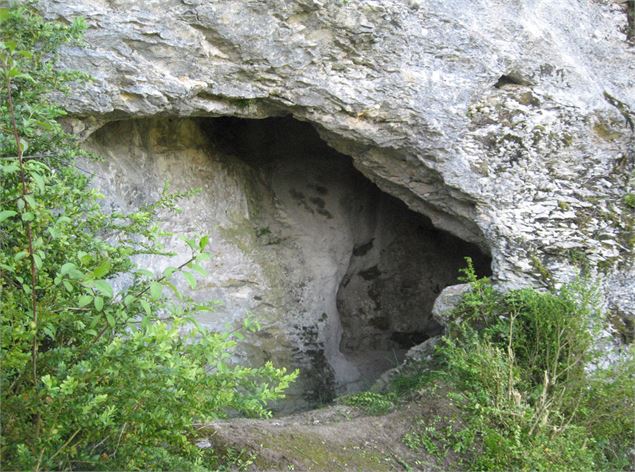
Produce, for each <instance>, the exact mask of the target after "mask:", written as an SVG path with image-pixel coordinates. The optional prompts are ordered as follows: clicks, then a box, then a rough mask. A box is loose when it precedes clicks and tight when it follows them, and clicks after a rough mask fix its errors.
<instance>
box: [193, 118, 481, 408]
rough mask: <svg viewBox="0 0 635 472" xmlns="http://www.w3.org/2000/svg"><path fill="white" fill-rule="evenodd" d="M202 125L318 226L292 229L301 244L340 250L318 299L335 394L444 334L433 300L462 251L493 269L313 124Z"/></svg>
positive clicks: (288, 206) (280, 199) (282, 201)
mask: <svg viewBox="0 0 635 472" xmlns="http://www.w3.org/2000/svg"><path fill="white" fill-rule="evenodd" d="M206 131H207V133H208V135H209V136H211V137H212V140H213V141H214V142H215V143H217V144H218V145H220V146H221V147H222V149H223V152H225V153H227V154H230V155H236V156H238V157H239V158H240V159H242V160H243V161H244V162H245V163H247V164H248V165H249V166H251V167H253V168H254V169H256V170H257V171H258V172H259V173H260V175H264V176H267V177H266V180H267V182H268V184H267V185H269V186H270V188H269V190H270V191H272V192H273V194H274V198H275V200H276V204H277V205H278V208H284V212H285V213H295V214H296V217H295V218H294V220H295V223H296V224H297V225H301V226H303V228H304V229H305V230H306V229H307V228H311V229H312V230H314V233H313V241H311V239H312V238H311V234H309V235H308V236H309V237H308V238H307V237H304V238H298V240H303V242H302V244H308V245H311V244H315V243H316V242H318V241H324V240H328V241H331V244H330V246H331V247H326V248H325V251H324V253H323V254H317V257H318V258H319V257H324V258H333V257H335V259H336V260H335V261H334V262H335V264H333V265H334V266H335V268H336V269H337V270H333V268H332V267H329V265H328V264H327V265H326V267H325V271H324V274H326V275H327V276H329V277H332V278H331V280H330V281H329V283H328V284H327V285H328V287H330V290H331V291H330V293H324V307H322V308H319V311H322V312H323V317H327V318H331V320H330V322H331V324H336V325H337V328H336V329H335V330H334V334H335V336H337V337H339V339H337V340H336V343H335V344H336V351H337V352H336V355H333V353H331V355H330V356H329V358H328V359H326V361H327V363H328V364H329V366H328V367H329V368H330V369H334V370H335V372H334V377H335V379H334V385H333V387H334V393H337V394H341V393H350V392H355V391H359V390H362V389H366V388H369V387H370V386H371V385H372V384H373V382H374V381H375V380H376V379H377V378H378V377H379V376H380V375H381V374H382V373H383V372H385V371H386V370H388V369H390V368H393V367H396V366H398V365H399V364H400V363H401V362H402V361H403V359H404V355H405V353H406V352H407V351H408V349H410V348H411V347H413V346H415V345H417V344H420V343H422V342H423V341H425V340H426V339H428V338H430V337H433V336H436V335H439V334H441V333H442V331H443V328H442V327H441V326H440V325H439V324H438V323H437V322H436V321H435V320H434V319H433V318H432V315H431V311H432V306H433V304H434V301H435V299H436V297H437V296H438V295H439V293H440V292H441V290H443V288H445V287H447V286H448V285H453V284H456V283H458V280H457V277H458V275H459V269H461V268H463V267H465V257H470V258H471V259H472V260H473V262H474V266H475V269H476V271H477V273H478V274H479V275H480V276H485V275H491V269H490V264H491V260H490V258H489V257H488V256H487V255H486V254H484V253H483V252H482V251H481V250H480V249H479V247H478V246H476V245H475V244H472V243H468V242H466V241H463V240H462V239H460V238H458V237H456V236H453V235H452V234H450V233H448V232H446V231H442V230H440V229H437V228H435V227H434V226H433V225H432V223H431V221H430V219H429V218H427V217H426V216H423V215H421V214H418V213H415V212H414V211H412V210H410V209H409V208H408V207H407V206H406V205H405V204H404V203H403V202H401V201H400V200H398V199H396V198H394V197H392V196H390V195H388V194H387V193H384V192H382V191H381V190H380V189H379V188H378V187H377V186H376V185H375V184H373V183H372V182H371V181H370V180H369V179H367V178H366V177H365V176H363V175H362V174H361V173H360V172H359V171H358V170H357V169H356V168H355V167H354V165H353V161H352V159H351V158H350V157H349V156H346V155H343V154H341V153H339V152H337V151H336V150H334V149H333V148H331V147H329V146H328V145H327V144H326V142H325V141H323V140H322V139H321V138H320V136H319V135H318V133H317V132H316V130H315V129H314V128H313V127H312V126H311V125H310V124H308V123H303V122H300V121H297V120H294V119H292V118H288V117H287V118H269V119H264V120H244V119H238V118H217V119H215V120H209V121H207V122H206ZM272 222H273V219H272V220H271V221H270V222H269V225H268V226H267V228H268V230H269V231H272V230H273V229H272V228H273V227H274V226H275V224H272ZM335 222H337V223H336V224H335ZM316 246H319V244H316ZM327 246H329V245H327ZM329 269H331V270H329ZM321 275H323V274H321ZM333 287H336V289H335V291H333V289H332V288H333ZM318 291H319V292H321V291H322V290H318ZM333 299H334V300H335V311H333V307H332V302H333ZM304 331H305V332H306V331H307V329H306V327H304ZM309 331H310V330H309ZM327 342H328V340H327ZM338 369H339V371H338ZM324 387H325V386H324V385H321V386H320V388H324ZM319 393H320V395H319V397H320V399H322V400H323V399H324V393H325V392H323V391H322V392H319ZM327 397H328V395H327Z"/></svg>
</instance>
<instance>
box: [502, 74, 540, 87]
mask: <svg viewBox="0 0 635 472" xmlns="http://www.w3.org/2000/svg"><path fill="white" fill-rule="evenodd" d="M506 85H531V82H530V81H529V80H527V79H525V78H524V77H523V76H521V75H520V74H519V73H517V72H510V73H508V74H503V75H501V76H500V77H499V78H498V80H497V81H496V83H495V84H494V88H497V89H500V88H503V87H505V86H506Z"/></svg>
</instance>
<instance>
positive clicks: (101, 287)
mask: <svg viewBox="0 0 635 472" xmlns="http://www.w3.org/2000/svg"><path fill="white" fill-rule="evenodd" d="M92 285H93V286H94V287H95V288H96V289H97V290H98V291H99V292H100V293H101V294H102V295H104V296H106V297H109V298H111V297H112V287H111V286H110V283H109V282H108V281H106V280H94V281H93V282H92Z"/></svg>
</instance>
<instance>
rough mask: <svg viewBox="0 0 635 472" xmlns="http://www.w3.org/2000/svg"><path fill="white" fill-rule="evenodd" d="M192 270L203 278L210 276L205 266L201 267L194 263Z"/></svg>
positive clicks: (191, 266)
mask: <svg viewBox="0 0 635 472" xmlns="http://www.w3.org/2000/svg"><path fill="white" fill-rule="evenodd" d="M190 269H192V270H194V271H196V272H198V273H199V274H200V275H202V276H203V277H206V276H207V275H209V274H208V272H207V270H206V269H205V268H204V267H203V266H201V265H200V264H197V263H196V262H192V263H191V264H190Z"/></svg>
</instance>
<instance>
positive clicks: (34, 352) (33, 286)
mask: <svg viewBox="0 0 635 472" xmlns="http://www.w3.org/2000/svg"><path fill="white" fill-rule="evenodd" d="M4 65H5V67H6V64H4ZM6 79H7V80H6V86H7V101H8V104H9V116H10V118H11V127H12V129H13V137H14V139H15V145H16V147H17V151H18V161H19V163H20V182H21V184H22V198H23V201H24V203H25V205H26V199H25V198H24V197H25V196H26V195H27V193H28V189H27V185H26V175H25V172H24V160H23V159H22V143H21V142H20V132H19V131H18V125H17V123H16V121H15V108H14V106H13V94H12V93H11V77H10V76H9V74H8V73H7V75H6ZM25 224H26V235H27V239H28V241H29V259H30V260H31V310H32V313H33V325H34V326H33V331H34V333H33V345H32V347H31V362H32V365H33V385H34V386H36V385H37V383H38V378H37V354H38V347H39V346H38V340H37V338H38V316H37V300H36V293H35V291H36V279H37V269H36V266H35V255H34V254H33V232H32V230H31V222H30V221H26V222H25ZM35 422H36V437H39V435H40V414H39V413H38V414H37V415H36V418H35Z"/></svg>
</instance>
